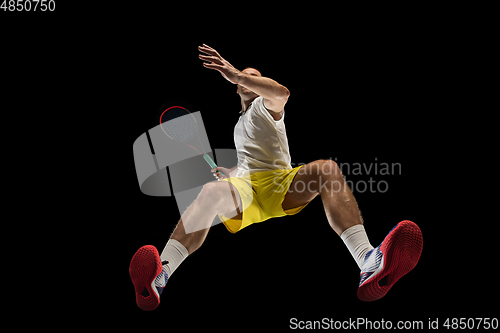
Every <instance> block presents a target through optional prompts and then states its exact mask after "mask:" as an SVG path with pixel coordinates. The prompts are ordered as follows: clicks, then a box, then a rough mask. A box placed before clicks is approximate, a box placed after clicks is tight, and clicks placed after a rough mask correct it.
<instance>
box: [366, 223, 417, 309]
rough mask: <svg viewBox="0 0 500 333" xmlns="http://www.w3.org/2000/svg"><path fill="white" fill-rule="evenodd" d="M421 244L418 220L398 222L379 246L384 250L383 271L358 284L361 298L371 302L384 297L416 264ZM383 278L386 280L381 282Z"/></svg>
mask: <svg viewBox="0 0 500 333" xmlns="http://www.w3.org/2000/svg"><path fill="white" fill-rule="evenodd" d="M422 245H423V239H422V231H421V230H420V228H419V227H418V226H417V225H416V224H415V223H413V222H411V221H402V222H400V223H398V225H397V226H396V227H395V228H394V229H393V230H392V231H391V232H390V233H389V234H388V235H387V236H386V238H385V239H384V242H383V244H382V246H380V250H381V251H382V254H383V259H382V265H383V267H382V269H381V271H380V272H379V273H377V274H373V276H371V277H370V278H368V279H367V280H366V281H365V282H364V283H363V284H362V285H361V286H359V288H358V292H357V295H358V298H359V299H360V300H362V301H365V302H370V301H375V300H378V299H380V298H382V297H384V296H385V294H387V292H388V291H389V290H390V289H391V287H392V286H393V285H394V284H395V283H396V282H397V281H398V280H399V279H400V278H401V277H403V276H404V275H406V274H407V273H408V272H410V271H411V270H412V269H413V268H414V267H415V266H416V265H417V263H418V260H419V259H420V254H421V253H422ZM383 279H385V280H384V281H383V282H381V280H383ZM379 282H380V283H379Z"/></svg>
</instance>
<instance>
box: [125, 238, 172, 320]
mask: <svg viewBox="0 0 500 333" xmlns="http://www.w3.org/2000/svg"><path fill="white" fill-rule="evenodd" d="M162 269H163V268H162V265H161V260H160V255H159V254H158V250H157V249H156V247H154V246H152V245H144V246H143V247H141V248H140V249H139V250H137V252H136V253H135V254H134V256H133V257H132V261H131V262H130V266H129V269H128V272H129V274H130V278H131V279H132V283H133V284H134V288H135V301H136V302H137V306H138V307H139V308H141V309H142V310H145V311H151V310H154V309H156V308H157V307H158V305H159V304H160V294H159V293H158V290H157V289H156V286H155V278H156V277H157V276H158V275H160V273H162Z"/></svg>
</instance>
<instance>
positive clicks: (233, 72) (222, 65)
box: [198, 44, 290, 112]
mask: <svg viewBox="0 0 500 333" xmlns="http://www.w3.org/2000/svg"><path fill="white" fill-rule="evenodd" d="M198 50H200V51H201V52H203V53H206V54H208V55H203V54H200V55H199V58H200V59H201V60H204V61H209V63H208V62H204V63H203V66H205V67H206V68H210V69H215V70H217V71H219V72H220V73H221V74H222V76H223V77H224V78H225V79H226V80H228V81H229V82H231V83H234V84H239V85H241V86H243V87H245V88H247V89H250V90H251V91H253V92H254V93H256V94H257V95H259V96H262V97H263V98H264V105H266V107H267V108H268V109H269V110H270V111H273V112H280V111H281V110H283V107H284V106H285V104H286V102H287V101H288V96H290V92H289V91H288V89H287V88H286V87H285V86H283V85H281V84H279V83H278V82H276V81H274V80H272V79H270V78H267V77H262V76H253V75H247V74H245V73H243V72H241V71H239V70H237V69H236V68H234V67H233V65H231V64H230V63H229V62H228V61H227V60H226V59H224V58H222V57H221V55H220V54H219V53H218V52H217V51H216V50H215V49H213V48H211V47H210V46H208V45H206V44H203V46H199V47H198Z"/></svg>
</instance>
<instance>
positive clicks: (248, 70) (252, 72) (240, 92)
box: [236, 67, 262, 96]
mask: <svg viewBox="0 0 500 333" xmlns="http://www.w3.org/2000/svg"><path fill="white" fill-rule="evenodd" d="M242 72H243V73H245V74H247V75H253V76H262V74H260V72H259V71H258V70H256V69H255V68H251V67H250V68H245V69H244V70H242ZM236 92H237V93H238V95H240V96H241V95H245V96H248V95H252V94H253V95H256V94H255V93H254V92H253V91H251V90H249V89H247V88H245V87H243V86H240V85H239V84H238V89H237V90H236Z"/></svg>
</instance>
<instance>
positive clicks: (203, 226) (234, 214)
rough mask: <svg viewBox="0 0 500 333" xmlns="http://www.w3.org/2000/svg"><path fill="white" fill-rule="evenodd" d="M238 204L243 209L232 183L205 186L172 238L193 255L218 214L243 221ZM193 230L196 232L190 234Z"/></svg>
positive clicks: (186, 212) (183, 216) (214, 183)
mask: <svg viewBox="0 0 500 333" xmlns="http://www.w3.org/2000/svg"><path fill="white" fill-rule="evenodd" d="M231 192H232V193H231ZM236 204H237V205H238V207H241V199H240V196H239V194H238V191H237V190H236V188H235V187H234V186H233V185H232V184H231V183H229V182H211V183H207V184H205V185H204V186H203V189H202V191H201V192H200V194H199V195H198V198H197V199H196V200H195V201H194V202H193V203H192V204H191V206H189V207H188V209H186V211H185V212H184V214H182V217H181V219H180V221H179V223H178V224H177V226H176V227H175V229H174V232H173V233H172V235H171V236H170V238H172V239H175V240H177V241H178V242H180V243H181V244H182V245H183V246H184V247H185V248H186V249H187V250H188V252H189V254H191V253H193V252H194V251H196V250H197V249H198V248H199V247H200V246H201V244H203V241H204V240H205V238H206V237H207V234H208V230H209V228H210V226H211V225H212V221H213V220H214V218H215V217H216V216H217V214H219V213H220V214H223V215H224V216H227V217H231V218H233V219H241V213H240V212H239V211H237V210H236ZM186 230H187V232H186ZM193 230H196V231H194V232H190V231H193Z"/></svg>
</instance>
